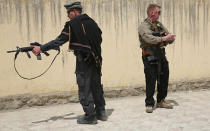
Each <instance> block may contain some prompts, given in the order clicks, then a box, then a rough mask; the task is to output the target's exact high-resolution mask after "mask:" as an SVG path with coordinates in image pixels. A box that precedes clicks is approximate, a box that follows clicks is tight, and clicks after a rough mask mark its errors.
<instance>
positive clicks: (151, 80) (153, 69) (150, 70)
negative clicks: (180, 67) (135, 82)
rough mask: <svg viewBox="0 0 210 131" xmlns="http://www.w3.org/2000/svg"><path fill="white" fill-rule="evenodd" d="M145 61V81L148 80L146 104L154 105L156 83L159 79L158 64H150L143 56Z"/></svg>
mask: <svg viewBox="0 0 210 131" xmlns="http://www.w3.org/2000/svg"><path fill="white" fill-rule="evenodd" d="M142 59H143V63H144V73H145V81H146V99H145V105H146V106H154V103H155V101H154V98H153V95H154V92H155V84H156V80H157V65H156V64H154V65H153V64H150V63H149V62H148V61H147V60H146V59H145V58H144V57H142Z"/></svg>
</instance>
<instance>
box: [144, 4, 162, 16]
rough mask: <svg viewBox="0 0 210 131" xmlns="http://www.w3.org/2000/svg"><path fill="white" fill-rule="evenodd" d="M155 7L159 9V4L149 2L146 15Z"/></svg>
mask: <svg viewBox="0 0 210 131" xmlns="http://www.w3.org/2000/svg"><path fill="white" fill-rule="evenodd" d="M156 7H158V8H160V9H161V6H159V5H158V4H149V6H148V7H147V15H149V13H150V12H151V11H153V10H154V9H155V8H156Z"/></svg>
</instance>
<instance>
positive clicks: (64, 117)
mask: <svg viewBox="0 0 210 131" xmlns="http://www.w3.org/2000/svg"><path fill="white" fill-rule="evenodd" d="M113 111H114V109H106V113H107V116H108V117H109V116H111V114H112V112H113ZM72 115H74V113H69V114H65V115H61V116H53V117H50V118H49V119H47V120H41V121H35V122H32V123H33V124H39V123H43V122H49V121H57V120H73V119H78V118H80V117H82V116H83V115H78V116H74V117H72ZM69 116H70V117H69Z"/></svg>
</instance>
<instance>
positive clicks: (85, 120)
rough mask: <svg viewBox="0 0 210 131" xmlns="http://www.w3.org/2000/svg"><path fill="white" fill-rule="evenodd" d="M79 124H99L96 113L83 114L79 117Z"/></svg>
mask: <svg viewBox="0 0 210 131" xmlns="http://www.w3.org/2000/svg"><path fill="white" fill-rule="evenodd" d="M77 124H91V125H92V124H97V118H96V116H95V115H87V114H85V115H83V116H82V117H80V118H78V119H77Z"/></svg>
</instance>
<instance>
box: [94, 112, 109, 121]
mask: <svg viewBox="0 0 210 131" xmlns="http://www.w3.org/2000/svg"><path fill="white" fill-rule="evenodd" d="M96 117H97V119H98V120H101V121H107V119H108V117H107V114H106V111H105V110H101V111H97V112H96Z"/></svg>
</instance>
